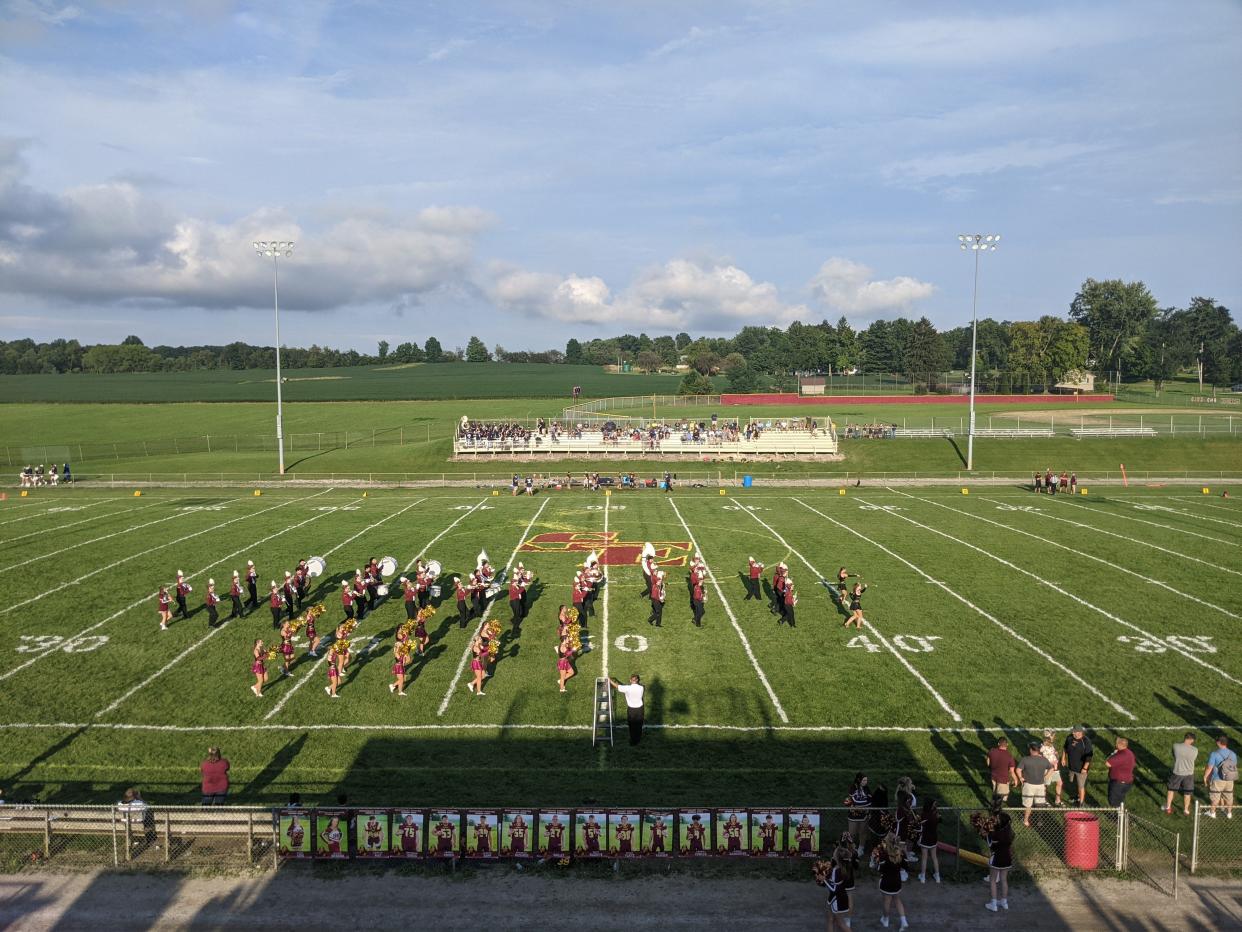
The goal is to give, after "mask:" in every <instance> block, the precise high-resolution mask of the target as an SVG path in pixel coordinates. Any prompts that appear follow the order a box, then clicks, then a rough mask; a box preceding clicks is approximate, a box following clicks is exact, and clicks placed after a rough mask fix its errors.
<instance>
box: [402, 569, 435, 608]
mask: <svg viewBox="0 0 1242 932" xmlns="http://www.w3.org/2000/svg"><path fill="white" fill-rule="evenodd" d="M414 592H415V595H416V596H417V598H418V607H419V608H426V607H427V605H428V603H430V602H431V574H430V573H428V572H427V568H426V567H425V566H423V565H422V561H421V560H420V561H419V565H418V566H417V567H415V573H414ZM406 609H407V610H408V609H409V606H408V605H407V606H406ZM409 617H411V618H412V617H413V616H412V615H411V616H409Z"/></svg>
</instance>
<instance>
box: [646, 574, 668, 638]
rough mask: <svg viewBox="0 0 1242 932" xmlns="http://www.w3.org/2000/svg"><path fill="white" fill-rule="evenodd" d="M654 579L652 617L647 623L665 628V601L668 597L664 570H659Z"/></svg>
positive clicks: (652, 586)
mask: <svg viewBox="0 0 1242 932" xmlns="http://www.w3.org/2000/svg"><path fill="white" fill-rule="evenodd" d="M652 578H653V579H654V580H655V582H653V583H652V585H651V617H650V618H648V619H647V623H648V624H650V625H654V626H655V627H657V628H660V627H663V625H662V624H661V622H662V621H663V619H664V599H665V597H666V596H667V595H668V591H667V589H666V587H665V585H664V570H657V571H656V573H655V575H654V576H653V577H652Z"/></svg>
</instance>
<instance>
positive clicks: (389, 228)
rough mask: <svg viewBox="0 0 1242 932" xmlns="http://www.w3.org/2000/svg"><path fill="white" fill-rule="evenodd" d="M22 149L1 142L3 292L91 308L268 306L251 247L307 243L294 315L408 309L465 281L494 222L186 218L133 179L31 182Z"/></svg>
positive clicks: (463, 213)
mask: <svg viewBox="0 0 1242 932" xmlns="http://www.w3.org/2000/svg"><path fill="white" fill-rule="evenodd" d="M21 148H22V146H21V144H20V143H19V142H16V141H13V140H8V141H5V140H0V270H2V274H0V283H2V287H4V288H5V290H7V291H10V292H13V293H18V294H26V295H31V296H37V297H44V298H47V297H50V298H53V299H60V300H64V301H70V302H80V303H89V304H99V303H105V304H126V303H133V304H139V305H148V306H173V307H185V308H209V309H226V308H249V307H266V306H267V303H268V295H269V292H268V284H269V283H270V278H269V276H270V272H271V270H270V269H269V268H267V267H266V265H265V264H264V263H263V262H261V261H260V260H259V259H258V257H256V256H255V255H254V250H253V249H252V247H251V245H250V244H251V242H252V241H253V240H258V239H271V238H280V239H291V240H295V241H297V242H298V243H299V246H298V248H297V249H296V250H295V255H294V257H293V258H292V259H290V260H287V262H288V263H289V265H290V266H291V268H289V270H288V272H286V273H285V274H284V275H282V282H281V284H282V287H281V301H282V304H284V305H285V306H287V307H289V308H291V309H295V310H328V309H335V308H340V307H347V306H350V305H358V304H390V305H401V306H408V305H409V304H411V303H414V304H416V303H418V297H419V296H420V295H423V294H426V293H428V292H431V291H435V290H438V289H442V288H451V287H455V286H460V285H461V284H462V283H463V282H468V281H469V279H470V276H471V271H472V268H473V264H474V243H475V240H476V238H477V237H478V235H479V234H480V233H481V232H482V231H483V230H485V229H486V228H487V227H488V226H490V225H491V223H492V218H491V215H490V214H488V213H487V212H486V211H483V210H480V209H478V208H475V207H457V206H439V207H428V208H425V209H423V210H421V211H419V212H417V213H415V214H414V215H413V216H411V217H406V216H393V215H391V214H388V213H387V212H384V211H376V210H370V211H366V212H357V211H356V212H355V213H354V214H353V215H348V214H346V215H343V216H336V217H334V218H333V219H332V221H331V222H330V223H328V224H327V225H326V226H324V227H323V228H315V229H313V230H312V229H307V228H305V227H303V226H302V225H301V224H300V223H299V222H298V221H297V220H296V219H295V218H293V217H292V216H290V215H288V214H287V213H285V212H284V211H280V210H274V209H263V210H258V211H254V212H252V213H250V214H248V215H246V216H243V217H240V218H238V219H235V220H233V221H231V222H218V221H214V220H208V219H203V218H199V217H192V216H183V215H180V214H178V213H177V212H176V211H174V210H173V209H171V208H170V207H168V206H167V205H166V204H164V203H163V202H162V201H160V200H158V199H157V198H155V197H153V196H152V194H151V193H150V192H149V191H147V190H144V189H143V188H142V187H140V186H138V185H136V184H134V183H132V182H131V181H127V180H119V179H118V180H112V181H108V182H104V183H100V184H93V185H85V186H81V187H77V188H73V189H70V190H68V191H65V192H63V193H61V194H53V193H48V192H43V191H39V190H37V189H35V188H33V187H31V186H30V185H28V184H27V183H26V181H25V166H24V163H23V162H22V159H21Z"/></svg>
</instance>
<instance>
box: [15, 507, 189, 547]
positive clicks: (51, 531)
mask: <svg viewBox="0 0 1242 932" xmlns="http://www.w3.org/2000/svg"><path fill="white" fill-rule="evenodd" d="M170 501H174V502H177V501H181V499H178V498H174V499H170ZM166 504H168V502H148V503H147V504H146V505H139V506H137V507H136V508H122V509H121V510H120V511H110V512H108V513H107V514H103V515H92V516H91V517H89V518H83V519H82V520H80V521H70V522H69V523H68V524H58V525H56V526H55V527H46V528H43V530H41V531H31V532H30V533H29V534H22V535H20V536H18V537H9V538H6V539H5V541H4V543H6V544H15V543H17V542H18V541H19V540H25V539H26V538H28V537H40V536H42V535H44V534H56V533H58V532H60V531H65V530H68V529H69V528H71V527H77V526H78V525H79V524H88V523H90V522H91V521H100V520H102V519H104V518H115V517H116V516H117V515H123V514H128V513H129V512H131V511H142V510H143V509H144V508H154V507H156V506H157V505H166ZM36 559H38V558H37V557H36Z"/></svg>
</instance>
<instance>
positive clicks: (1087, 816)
mask: <svg viewBox="0 0 1242 932" xmlns="http://www.w3.org/2000/svg"><path fill="white" fill-rule="evenodd" d="M1065 863H1066V864H1068V865H1069V866H1070V867H1077V868H1078V869H1080V870H1085V871H1093V870H1095V869H1096V867H1098V866H1099V863H1100V820H1099V818H1098V817H1097V816H1095V815H1094V814H1093V813H1090V812H1068V813H1066V815H1065Z"/></svg>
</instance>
